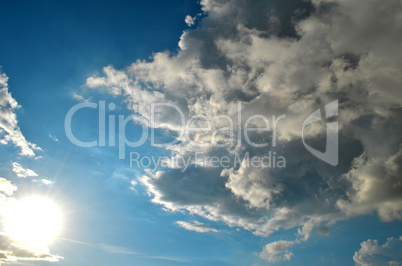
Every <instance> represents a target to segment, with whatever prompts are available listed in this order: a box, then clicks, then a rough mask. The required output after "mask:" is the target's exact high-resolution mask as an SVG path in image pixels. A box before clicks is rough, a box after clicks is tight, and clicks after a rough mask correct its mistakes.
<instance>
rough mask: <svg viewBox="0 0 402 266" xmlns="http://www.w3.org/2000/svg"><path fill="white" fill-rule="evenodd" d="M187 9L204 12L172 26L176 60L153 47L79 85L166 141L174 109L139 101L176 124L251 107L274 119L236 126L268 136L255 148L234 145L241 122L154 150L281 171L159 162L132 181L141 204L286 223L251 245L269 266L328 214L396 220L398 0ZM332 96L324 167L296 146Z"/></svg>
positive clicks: (315, 133) (310, 135)
mask: <svg viewBox="0 0 402 266" xmlns="http://www.w3.org/2000/svg"><path fill="white" fill-rule="evenodd" d="M201 5H202V8H203V11H204V12H205V14H206V16H205V17H204V18H203V19H202V20H201V21H200V26H199V27H198V28H197V29H191V30H187V31H185V32H184V33H183V35H182V36H181V39H180V41H179V48H180V50H179V51H178V53H177V54H175V55H171V54H169V53H168V52H159V53H156V54H155V55H154V57H153V58H152V60H151V61H140V60H139V61H137V62H134V63H133V64H132V65H130V66H129V67H128V68H127V69H124V70H117V69H114V68H113V67H111V66H107V67H105V68H104V76H92V77H89V78H88V79H87V86H88V87H90V88H98V89H99V88H104V89H105V90H106V91H107V92H108V93H110V94H112V95H121V96H123V97H124V98H125V103H127V108H128V109H129V110H132V111H133V112H134V113H135V114H136V115H137V116H138V117H141V118H142V119H144V120H145V121H146V123H147V124H148V125H149V126H151V127H154V128H156V129H161V130H163V131H162V132H164V133H167V134H169V133H170V135H171V136H173V137H177V138H180V136H181V134H180V132H181V131H180V130H181V123H180V117H179V116H178V114H177V112H176V111H175V110H174V109H173V108H160V109H158V110H156V112H155V116H154V117H152V116H151V103H169V104H174V105H175V106H177V107H178V108H179V109H180V110H181V111H182V112H183V115H184V117H185V118H186V119H188V118H189V117H191V116H194V115H200V114H202V115H204V116H205V117H207V118H209V119H210V120H211V121H213V123H212V125H211V130H212V131H214V130H216V129H219V128H222V127H224V126H228V122H227V119H226V120H225V119H214V118H216V116H219V115H226V116H227V117H229V118H230V119H232V120H233V121H239V122H237V123H238V124H241V125H243V126H244V124H245V122H246V121H247V119H248V118H249V117H250V116H252V115H254V114H258V115H261V116H263V117H267V118H269V119H270V125H271V126H273V120H275V119H271V117H272V116H276V117H278V116H280V115H286V118H284V119H282V120H280V121H279V122H278V125H277V127H276V130H275V132H274V131H273V130H272V129H271V130H270V131H269V132H262V133H261V132H257V131H256V132H255V133H250V137H252V138H253V140H254V142H255V143H265V142H267V141H268V143H269V145H268V146H266V147H260V148H256V147H255V146H253V145H247V144H246V143H245V142H244V140H245V136H244V134H242V132H243V131H242V130H241V131H235V132H234V136H233V139H235V140H242V142H241V144H240V145H239V143H238V142H234V143H228V145H226V146H222V147H217V146H216V145H215V146H213V147H202V148H200V147H194V145H190V144H189V142H188V141H183V139H181V140H182V141H181V142H178V143H177V144H175V145H169V146H167V147H165V149H167V150H169V151H173V152H174V153H175V154H176V155H175V156H176V157H177V158H178V157H182V158H189V159H190V161H191V162H192V164H193V165H195V164H196V162H194V161H193V159H192V158H191V154H194V152H201V153H203V154H205V155H206V156H220V157H222V156H228V157H230V158H233V156H234V153H239V154H241V155H242V156H244V154H246V153H249V154H250V156H264V155H267V154H268V153H269V152H270V151H276V152H277V154H282V155H283V156H284V157H285V158H286V167H285V168H274V167H265V168H264V167H247V166H245V165H238V166H236V167H226V169H225V167H215V168H213V167H210V166H207V165H197V166H198V167H194V168H191V169H186V170H183V171H182V169H174V167H171V169H167V170H163V171H162V170H161V171H160V172H156V173H149V174H148V175H146V176H143V177H140V178H139V179H138V180H139V181H140V182H141V183H142V184H143V185H145V186H146V188H147V191H148V193H149V195H150V196H151V197H152V201H153V202H154V203H157V204H160V205H162V206H163V208H165V209H168V210H172V211H184V212H187V213H190V214H197V215H200V216H202V217H204V218H206V219H209V220H211V221H222V222H225V223H226V224H228V225H229V226H233V227H242V228H244V229H246V230H250V231H252V232H253V233H254V234H256V235H260V236H268V235H270V234H272V233H273V232H275V231H277V230H280V229H291V228H295V227H297V228H298V229H299V230H298V236H297V239H296V240H295V241H293V242H292V241H288V242H286V241H282V242H280V241H279V242H274V243H271V244H272V245H271V244H268V245H267V246H268V248H267V246H266V247H265V248H264V251H263V253H262V254H263V255H261V257H263V258H265V259H267V260H270V261H277V260H289V259H290V258H291V257H292V253H291V252H290V251H289V250H288V249H289V248H291V247H292V246H294V244H296V243H300V241H306V240H307V239H308V238H309V237H310V236H311V234H312V233H313V232H314V228H321V229H319V232H320V233H322V234H328V232H329V230H327V229H328V226H330V225H331V224H333V223H335V222H337V221H339V220H344V219H348V218H350V217H354V216H357V215H364V214H368V213H372V212H374V211H376V212H377V213H378V215H379V217H380V218H381V219H382V220H383V221H392V220H395V219H402V193H401V191H402V185H401V184H402V179H401V178H402V174H401V165H402V147H401V143H402V137H401V134H400V132H401V130H402V122H401V119H400V117H401V115H402V91H401V90H400V88H401V86H402V78H401V75H400V74H399V72H400V69H401V68H402V54H401V53H400V47H399V44H400V43H401V42H402V34H401V33H402V26H401V25H402V13H401V7H402V3H400V2H399V1H388V2H379V1H364V0H357V1H352V2H351V1H346V0H335V1H331V2H329V1H325V0H314V1H312V2H311V3H310V2H307V1H292V0H287V1H280V3H279V2H277V1H273V3H271V2H269V3H267V1H255V2H253V5H247V4H246V2H245V1H241V0H226V1H217V0H203V1H201ZM278 95H280V96H281V97H279V98H280V102H276V101H277V100H276V99H277V98H278V97H277V96H278ZM274 96H275V97H274ZM334 100H338V103H339V116H338V117H337V121H338V124H339V164H338V165H337V166H336V167H332V166H329V165H326V164H325V163H324V162H322V161H320V160H319V159H317V158H315V157H314V156H313V155H311V154H310V153H309V152H308V151H307V150H306V149H305V148H304V146H303V144H302V140H301V137H302V125H303V121H304V120H305V119H306V117H308V116H309V115H310V114H311V113H313V112H314V111H315V110H317V109H319V108H322V107H323V106H324V105H325V104H327V103H330V102H333V101H334ZM239 103H240V105H241V107H242V109H241V112H239V111H238V106H239ZM239 114H241V115H239ZM239 117H240V118H239ZM151 118H153V120H154V123H151V120H152V119H151ZM262 122H263V120H261V119H260V120H255V121H253V123H251V125H252V126H255V127H261V125H263V123H262ZM195 125H198V126H200V125H201V122H199V121H198V124H197V123H196V124H195ZM237 126H239V125H237V124H236V125H234V127H237ZM193 133H194V132H193ZM274 134H275V136H274ZM217 135H219V137H218V141H224V140H227V139H229V138H230V136H229V135H228V134H227V132H226V133H225V132H223V133H222V132H219V134H217ZM274 137H275V139H276V145H274V143H273V141H270V140H272V139H273V138H274ZM304 137H305V140H306V142H307V143H309V145H311V146H314V147H317V146H318V147H320V145H321V146H322V144H323V143H325V140H326V125H325V122H323V121H321V122H316V123H313V124H311V126H310V127H308V128H306V130H305V131H304ZM192 140H194V141H198V142H199V143H205V142H211V136H210V135H208V134H205V132H196V133H194V134H193V135H192ZM323 228H326V229H323ZM291 243H293V244H291Z"/></svg>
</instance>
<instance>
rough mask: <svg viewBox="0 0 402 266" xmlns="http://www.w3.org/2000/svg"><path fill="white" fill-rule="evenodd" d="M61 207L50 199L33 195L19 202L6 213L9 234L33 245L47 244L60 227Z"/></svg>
mask: <svg viewBox="0 0 402 266" xmlns="http://www.w3.org/2000/svg"><path fill="white" fill-rule="evenodd" d="M60 222H61V221H60V213H59V209H58V208H57V207H56V206H55V205H54V204H53V203H52V202H51V201H49V200H48V199H45V198H40V197H33V198H28V199H25V200H24V201H21V202H17V203H15V205H14V206H13V207H12V208H10V210H9V212H8V213H7V215H6V224H5V225H6V231H7V235H9V236H11V237H13V238H14V239H15V240H17V241H20V242H24V243H27V244H31V245H45V244H47V243H49V242H50V241H51V240H52V239H54V237H55V236H56V235H57V233H58V231H59V228H60Z"/></svg>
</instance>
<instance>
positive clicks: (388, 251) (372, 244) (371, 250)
mask: <svg viewBox="0 0 402 266" xmlns="http://www.w3.org/2000/svg"><path fill="white" fill-rule="evenodd" d="M360 246H361V248H360V249H359V250H358V251H356V252H355V255H354V256H353V260H354V261H355V263H356V265H363V266H375V265H392V266H397V265H402V255H401V250H402V236H400V237H399V238H394V237H390V238H388V239H387V242H386V243H385V244H383V245H378V240H377V239H374V240H373V239H369V240H367V241H364V242H362V243H361V244H360Z"/></svg>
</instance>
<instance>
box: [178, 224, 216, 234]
mask: <svg viewBox="0 0 402 266" xmlns="http://www.w3.org/2000/svg"><path fill="white" fill-rule="evenodd" d="M176 224H178V225H179V226H180V227H182V228H184V229H186V230H189V231H195V232H198V233H208V232H218V230H217V229H215V228H214V227H212V226H210V225H207V224H203V223H200V222H198V221H193V222H191V223H189V222H184V221H177V222H176Z"/></svg>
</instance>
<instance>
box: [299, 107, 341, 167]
mask: <svg viewBox="0 0 402 266" xmlns="http://www.w3.org/2000/svg"><path fill="white" fill-rule="evenodd" d="M335 116H338V100H336V101H333V102H331V103H329V104H327V105H325V117H326V118H327V119H328V118H331V117H335ZM320 120H321V110H320V109H317V110H316V111H315V112H313V113H312V114H310V115H309V116H308V117H307V118H306V120H304V122H303V127H302V140H303V145H304V147H306V149H307V150H308V151H309V152H310V153H311V154H313V155H314V156H315V157H317V158H318V159H320V160H322V161H324V162H326V163H328V164H330V165H332V166H336V165H338V122H329V123H327V142H326V145H325V152H321V151H318V150H316V149H314V148H312V147H311V146H309V145H308V144H306V142H305V141H304V128H305V127H306V126H308V125H310V124H311V123H314V122H316V121H320Z"/></svg>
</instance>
